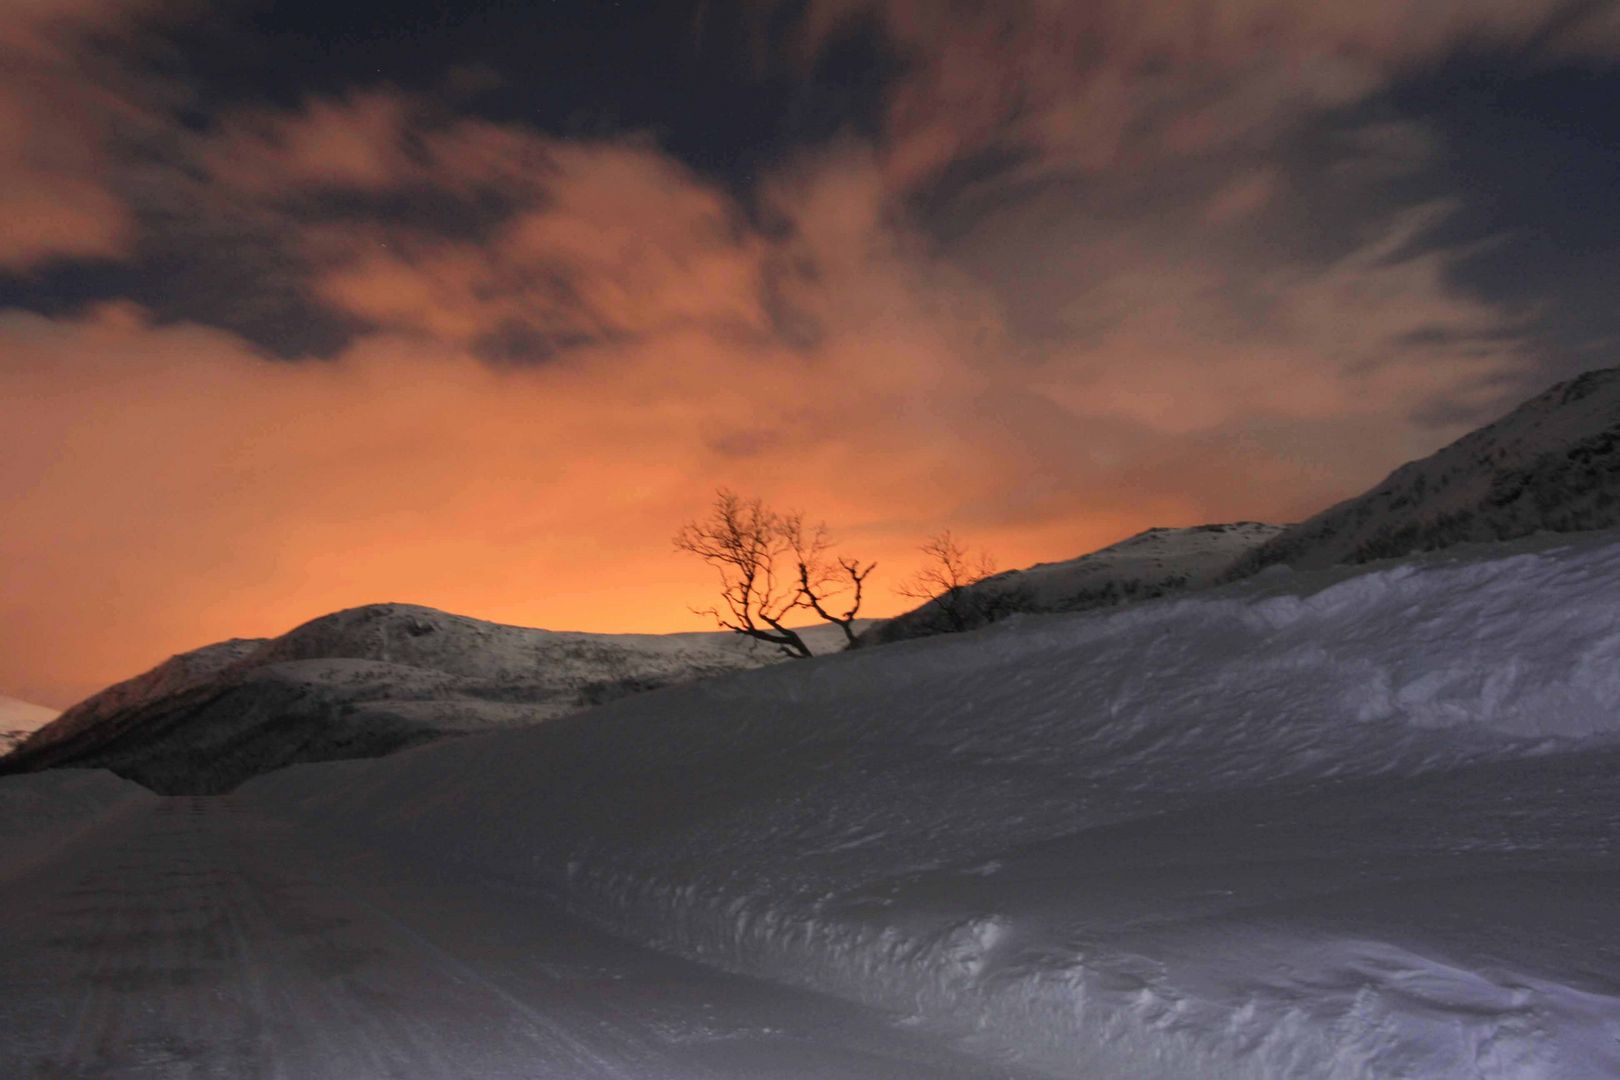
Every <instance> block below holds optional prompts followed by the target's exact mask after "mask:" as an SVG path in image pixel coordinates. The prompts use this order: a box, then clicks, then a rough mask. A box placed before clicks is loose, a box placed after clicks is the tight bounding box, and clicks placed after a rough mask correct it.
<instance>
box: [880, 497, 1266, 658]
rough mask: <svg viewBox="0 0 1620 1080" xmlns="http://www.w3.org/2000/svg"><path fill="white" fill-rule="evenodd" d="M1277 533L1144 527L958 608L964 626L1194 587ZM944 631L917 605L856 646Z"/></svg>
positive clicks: (992, 584)
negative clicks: (964, 619) (1099, 548)
mask: <svg viewBox="0 0 1620 1080" xmlns="http://www.w3.org/2000/svg"><path fill="white" fill-rule="evenodd" d="M1282 531H1283V530H1282V526H1280V525H1265V524H1261V523H1260V522H1256V521H1239V522H1234V523H1232V524H1227V525H1197V526H1193V527H1192V528H1183V529H1164V528H1158V529H1148V530H1147V531H1146V532H1140V533H1137V534H1136V535H1135V536H1132V537H1129V538H1128V539H1125V540H1121V541H1120V542H1119V543H1117V544H1113V545H1111V546H1109V547H1105V548H1103V549H1101V550H1100V551H1094V552H1092V553H1091V554H1089V555H1081V556H1080V557H1079V558H1075V559H1066V560H1064V561H1062V562H1050V563H1037V564H1035V565H1034V566H1031V567H1029V568H1027V569H1024V570H1008V571H1005V572H1003V573H1000V574H995V575H993V576H991V577H988V578H985V579H984V580H983V581H980V582H978V583H976V584H974V585H972V586H969V587H968V588H967V589H965V590H963V596H962V598H961V609H962V610H963V612H964V613H965V614H966V615H967V620H966V621H967V622H968V625H969V626H970V627H971V626H976V625H982V624H984V623H988V622H994V621H996V620H998V619H1001V618H1005V617H1006V616H1008V615H1011V614H1014V613H1017V612H1031V613H1047V612H1059V611H1086V610H1090V609H1092V608H1099V607H1113V606H1115V605H1117V604H1123V603H1128V602H1131V601H1135V600H1151V599H1153V598H1154V597H1159V596H1168V595H1170V594H1172V593H1178V592H1183V591H1185V590H1189V589H1199V588H1203V587H1205V586H1207V585H1211V584H1213V583H1214V582H1215V581H1216V580H1218V579H1219V577H1220V575H1221V574H1222V572H1224V571H1225V570H1227V569H1228V568H1229V567H1231V565H1232V564H1233V562H1235V561H1236V560H1238V559H1240V558H1242V557H1243V556H1244V555H1246V554H1247V553H1249V552H1250V551H1252V550H1254V549H1255V548H1256V547H1258V546H1260V545H1261V544H1263V543H1265V542H1266V541H1268V540H1270V539H1271V538H1272V537H1274V536H1276V535H1277V534H1279V533H1280V532H1282ZM949 628H950V627H949V621H948V620H947V618H946V616H945V614H944V612H943V611H941V610H940V608H939V607H938V606H936V605H934V604H931V603H930V604H924V605H922V606H921V607H918V608H915V609H913V610H911V611H908V612H906V613H905V614H903V615H897V616H895V617H894V618H892V619H889V620H887V621H885V622H881V623H877V624H875V625H873V626H872V627H871V629H869V630H867V631H866V633H865V634H863V635H862V636H861V643H862V644H863V645H867V644H870V645H876V644H881V643H883V642H888V641H901V640H904V639H906V638H915V637H926V636H928V635H930V634H939V633H944V632H945V631H946V630H947V629H949Z"/></svg>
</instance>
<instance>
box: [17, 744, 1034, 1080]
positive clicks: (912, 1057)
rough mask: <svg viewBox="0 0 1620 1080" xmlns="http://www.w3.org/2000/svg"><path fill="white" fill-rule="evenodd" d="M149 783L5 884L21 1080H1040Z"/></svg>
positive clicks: (467, 884) (237, 808)
mask: <svg viewBox="0 0 1620 1080" xmlns="http://www.w3.org/2000/svg"><path fill="white" fill-rule="evenodd" d="M62 775H65V774H64V773H63V772H60V771H58V772H52V773H44V774H39V775H34V776H25V777H13V778H7V779H6V780H5V781H0V791H5V790H7V789H8V788H14V787H15V785H18V784H20V785H24V786H30V785H40V784H42V783H44V782H45V781H47V780H49V779H52V778H56V777H60V776H62ZM103 775H105V774H103ZM108 779H111V778H110V777H109V778H108ZM144 797H145V802H143V803H140V804H139V805H133V806H130V807H128V808H126V810H125V811H124V812H121V813H117V814H110V815H104V816H103V818H102V819H101V820H100V822H99V824H97V825H96V826H95V827H93V828H90V829H86V830H82V831H81V832H79V833H78V834H77V835H75V836H73V837H72V838H70V839H67V840H65V841H64V840H63V838H62V837H60V836H58V843H57V845H56V847H55V850H54V851H53V853H52V856H51V857H50V858H49V859H47V860H45V861H44V862H42V863H38V864H36V865H34V866H33V867H32V868H31V869H30V872H29V873H28V874H26V875H25V876H21V877H11V876H7V875H5V874H3V873H0V1076H3V1077H5V1078H6V1080H12V1078H18V1080H21V1078H24V1077H63V1078H66V1077H74V1078H91V1077H96V1078H118V1080H126V1078H129V1080H203V1078H208V1080H243V1078H265V1080H272V1078H274V1080H828V1078H830V1077H837V1078H839V1080H895V1078H896V1077H928V1078H929V1080H1039V1078H1038V1077H1037V1076H1032V1075H1030V1074H1029V1073H1027V1072H1023V1071H1020V1070H1017V1069H1015V1068H1011V1067H1003V1066H987V1065H986V1063H985V1062H984V1060H983V1059H982V1058H975V1057H972V1056H968V1055H966V1054H964V1053H961V1052H959V1051H956V1050H954V1049H953V1048H951V1047H949V1046H944V1045H941V1044H940V1041H939V1040H938V1039H934V1038H930V1037H928V1033H926V1032H921V1031H917V1030H914V1029H911V1028H907V1027H905V1026H900V1025H895V1024H892V1023H889V1022H887V1021H886V1018H885V1017H884V1016H882V1015H881V1014H880V1013H878V1012H876V1011H875V1010H872V1009H868V1008H863V1007H861V1006H859V1005H855V1004H852V1003H849V1002H843V1001H838V1000H836V999H832V998H829V997H826V996H824V995H817V994H813V993H809V992H806V991H803V990H797V989H794V988H790V987H783V986H773V985H769V984H765V983H762V982H759V981H757V980H753V979H748V978H745V977H740V976H737V975H733V974H728V973H724V972H719V971H716V970H714V969H712V968H705V967H702V966H699V965H696V964H693V963H691V962H688V961H683V960H681V959H679V958H676V957H671V956H667V955H660V954H658V953H655V952H652V951H649V950H647V949H645V948H639V947H637V946H635V945H633V944H630V943H626V942H624V941H619V940H615V939H613V938H612V937H610V936H608V935H606V934H604V933H602V932H601V931H599V930H595V929H593V928H591V927H590V926H588V925H585V924H584V923H582V922H581V921H580V920H579V919H577V918H572V917H570V916H568V915H567V914H566V913H564V912H561V911H558V910H557V909H556V907H555V906H554V905H551V904H549V903H547V902H546V900H545V899H544V898H543V897H540V896H537V895H536V894H535V892H534V890H532V889H524V888H521V887H512V886H502V885H500V884H498V883H491V882H489V881H487V880H477V879H474V878H470V877H468V876H467V875H464V874H463V875H454V876H453V875H447V874H444V873H443V872H442V868H440V867H437V866H433V865H425V866H424V865H416V864H410V863H406V862H398V861H389V860H386V859H379V858H378V857H377V855H376V854H375V853H373V852H370V851H367V850H364V849H362V848H356V847H354V846H353V845H352V844H351V845H344V844H343V843H341V842H334V838H332V837H330V836H329V835H328V834H327V832H326V830H322V829H304V828H299V827H297V826H294V825H289V823H287V822H285V821H277V820H275V819H273V818H271V817H269V816H267V815H265V814H264V813H262V812H254V811H252V810H251V809H249V808H247V807H243V806H241V805H238V804H237V803H236V802H235V801H233V800H232V799H230V798H228V797H216V798H199V799H190V798H169V799H160V798H157V797H156V796H153V795H150V794H145V796H144Z"/></svg>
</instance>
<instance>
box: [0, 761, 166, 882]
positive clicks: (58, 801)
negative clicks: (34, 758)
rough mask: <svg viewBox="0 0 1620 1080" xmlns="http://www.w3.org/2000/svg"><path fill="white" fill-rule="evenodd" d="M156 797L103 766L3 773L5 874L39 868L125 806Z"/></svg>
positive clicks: (1, 863) (0, 838)
mask: <svg viewBox="0 0 1620 1080" xmlns="http://www.w3.org/2000/svg"><path fill="white" fill-rule="evenodd" d="M156 801H157V798H156V796H154V795H153V794H152V793H151V792H150V791H147V790H146V789H145V788H143V787H141V786H140V785H139V784H134V783H131V782H130V781H128V780H122V779H120V778H118V777H116V776H114V775H113V774H112V773H110V772H106V771H105V770H102V769H59V770H55V771H53V772H49V773H42V774H39V775H34V776H0V880H4V879H7V878H11V877H15V876H18V875H20V874H22V873H23V872H24V871H25V870H31V869H33V868H34V867H35V866H36V865H37V864H38V863H39V862H40V861H41V860H43V859H47V858H49V857H50V856H51V855H52V854H53V853H55V852H56V851H57V850H58V849H59V848H60V847H61V846H62V845H63V844H65V843H67V842H69V841H70V840H71V839H72V838H74V837H75V836H78V835H79V834H81V833H82V832H84V831H85V830H87V829H90V828H92V827H93V826H95V825H98V824H100V823H102V822H103V821H104V820H106V819H108V818H111V817H113V816H115V815H116V814H118V813H119V812H121V811H126V810H128V809H130V808H131V807H135V806H141V805H146V804H150V803H154V802H156Z"/></svg>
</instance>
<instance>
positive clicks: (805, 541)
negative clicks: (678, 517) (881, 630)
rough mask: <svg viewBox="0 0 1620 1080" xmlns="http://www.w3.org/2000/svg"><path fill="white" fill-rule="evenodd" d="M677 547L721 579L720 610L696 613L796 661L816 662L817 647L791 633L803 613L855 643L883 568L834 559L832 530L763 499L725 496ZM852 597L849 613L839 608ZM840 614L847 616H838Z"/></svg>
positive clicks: (682, 534)
mask: <svg viewBox="0 0 1620 1080" xmlns="http://www.w3.org/2000/svg"><path fill="white" fill-rule="evenodd" d="M675 547H676V548H677V549H678V550H680V551H686V552H690V553H691V554H693V555H696V556H698V558H700V559H702V560H703V561H704V562H706V563H708V564H709V565H710V566H712V567H714V568H715V570H716V571H717V572H718V573H719V575H720V604H719V605H717V606H715V607H710V608H703V609H694V610H696V611H698V613H699V614H703V615H710V616H712V617H713V618H714V620H715V621H716V622H717V623H719V624H720V625H721V626H722V627H724V628H725V629H727V630H731V631H734V632H736V633H739V634H744V635H746V636H748V637H751V638H754V639H756V640H758V641H764V642H768V643H769V644H772V645H775V646H777V647H778V648H779V649H780V650H781V651H782V652H783V653H785V654H786V655H788V656H794V657H808V656H810V655H811V652H810V647H809V646H808V645H806V644H805V643H804V639H803V638H802V637H800V636H799V634H798V632H797V631H795V630H793V629H791V628H790V627H788V626H787V625H786V620H787V619H788V618H789V617H790V616H791V614H792V613H793V612H794V611H796V610H798V609H801V608H803V609H805V610H808V611H814V612H815V613H816V614H817V615H819V616H821V617H822V618H823V619H826V620H827V621H828V622H832V623H836V624H838V626H839V627H840V628H841V629H842V630H843V632H844V637H845V639H846V641H848V642H849V643H851V644H853V643H854V641H855V633H854V630H853V627H852V624H853V623H854V621H855V617H856V615H857V614H858V613H859V611H860V608H861V596H862V587H863V586H864V584H865V582H866V578H867V576H868V575H869V574H871V572H872V570H873V568H874V567H875V566H876V565H877V564H876V563H868V564H866V565H865V566H862V565H861V563H860V562H859V560H856V559H850V558H845V557H842V556H834V555H833V554H832V548H833V542H832V539H831V537H830V535H829V534H828V532H827V526H826V525H824V524H819V523H818V524H815V525H807V524H806V523H805V520H804V515H803V514H801V513H798V512H794V513H790V514H779V513H777V512H776V511H774V510H771V509H770V508H769V507H767V506H765V504H764V503H763V502H762V501H761V500H760V499H759V498H757V497H756V498H751V499H745V498H743V497H741V496H739V495H738V494H736V493H735V492H733V491H728V490H726V489H724V488H722V489H720V491H718V492H717V493H716V495H715V500H714V506H713V508H712V509H711V511H710V513H709V516H708V517H707V518H706V519H704V520H702V521H691V522H688V523H687V524H686V525H684V526H682V528H681V530H680V531H679V532H678V533H676V534H675ZM845 593H848V594H849V597H848V599H849V603H848V605H847V606H845V605H843V604H838V603H833V600H834V598H835V597H839V596H842V595H844V594H845ZM840 607H842V608H843V609H844V610H843V612H842V614H834V613H833V612H834V610H836V609H837V608H840Z"/></svg>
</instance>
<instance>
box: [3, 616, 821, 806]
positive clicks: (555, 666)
mask: <svg viewBox="0 0 1620 1080" xmlns="http://www.w3.org/2000/svg"><path fill="white" fill-rule="evenodd" d="M801 633H802V634H803V636H804V637H805V638H806V641H807V643H808V644H809V645H810V647H811V648H812V649H813V650H815V651H817V652H827V651H833V650H835V649H836V648H839V647H841V646H842V644H843V641H842V631H840V630H839V629H838V628H837V627H834V626H823V627H811V628H807V629H806V630H803V631H801ZM780 659H782V657H781V655H780V654H779V653H778V652H777V651H776V650H775V649H772V648H770V647H768V646H764V645H761V644H759V643H756V642H753V641H751V640H750V639H747V638H743V637H740V636H738V635H736V634H731V633H687V634H588V633H578V632H569V631H553V630H539V629H533V628H530V627H522V626H508V625H504V624H501V623H493V622H486V621H483V620H480V619H473V618H468V617H467V616H463V615H453V614H450V613H449V612H444V611H438V610H436V609H434V608H430V607H423V606H420V605H416V604H398V603H388V604H370V605H366V606H364V607H356V608H349V609H347V610H344V611H337V612H333V613H331V614H329V615H323V616H321V617H319V618H317V619H313V620H311V621H309V622H306V623H303V624H302V625H300V626H297V627H295V628H293V629H292V630H290V631H288V632H287V633H285V634H283V635H281V636H279V637H275V638H270V639H233V640H231V641H225V642H220V643H219V644H217V645H210V646H206V647H204V648H202V649H197V650H193V651H192V652H188V653H182V654H180V655H179V656H175V657H172V658H171V659H169V660H167V661H165V662H164V663H162V664H160V665H158V666H157V667H155V668H153V669H152V670H151V671H148V672H146V673H145V674H142V675H138V676H136V677H135V678H133V679H129V680H126V681H124V682H121V683H119V684H117V685H116V686H112V687H109V688H108V689H106V690H104V691H102V692H101V693H99V694H96V695H95V696H94V697H91V698H89V699H87V700H85V701H83V702H80V703H79V704H78V705H75V706H74V707H73V708H71V709H69V710H68V711H67V712H66V713H64V714H63V715H62V716H61V718H60V719H58V720H57V721H55V722H54V723H51V724H48V725H46V726H45V727H44V728H42V729H41V730H40V731H39V732H37V733H36V734H35V735H34V736H33V737H32V738H30V739H28V740H27V741H26V743H25V745H24V746H22V747H21V748H20V749H19V752H18V754H17V755H16V756H14V757H13V758H11V759H10V760H9V761H8V762H7V766H8V767H9V768H12V769H40V768H51V767H55V766H60V765H75V766H103V767H107V768H110V769H112V770H114V771H115V772H118V773H120V774H121V775H124V776H129V777H132V778H135V779H138V780H140V781H141V782H143V783H147V784H149V785H150V786H153V787H154V788H156V789H158V790H162V791H166V792H175V793H179V792H206V791H218V790H225V789H227V788H229V787H230V786H232V785H234V784H236V783H238V782H240V781H241V780H242V779H245V778H246V777H248V776H252V775H256V774H257V773H260V772H263V771H266V770H268V769H273V768H277V767H279V766H281V765H285V764H290V763H292V762H295V761H313V760H323V759H325V758H332V757H355V756H366V755H370V754H382V753H388V752H390V751H393V750H396V749H400V748H402V747H405V746H410V745H414V744H416V743H419V742H423V741H426V740H428V739H432V738H437V737H440V736H443V735H450V734H464V733H467V732H472V731H481V730H486V729H489V728H495V727H510V726H520V725H524V724H533V723H539V722H541V721H545V720H549V719H552V718H554V717H557V716H561V715H563V714H565V713H568V712H573V711H576V710H578V709H581V708H584V707H587V706H590V705H594V704H597V703H599V702H602V701H607V700H611V699H613V698H616V697H622V696H624V695H626V694H632V693H638V692H641V691H645V690H651V689H657V688H659V687H663V686H668V685H671V684H675V683H680V682H685V681H688V680H691V679H695V678H702V677H704V676H708V675H716V674H721V673H724V672H729V671H738V670H743V669H746V668H753V667H759V666H761V665H763V664H768V663H772V662H774V661H777V660H780Z"/></svg>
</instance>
